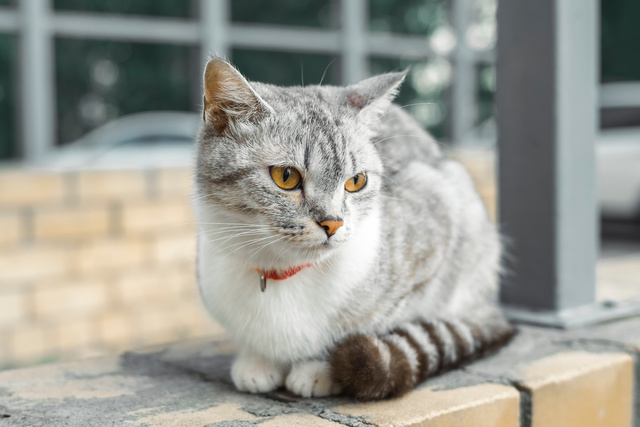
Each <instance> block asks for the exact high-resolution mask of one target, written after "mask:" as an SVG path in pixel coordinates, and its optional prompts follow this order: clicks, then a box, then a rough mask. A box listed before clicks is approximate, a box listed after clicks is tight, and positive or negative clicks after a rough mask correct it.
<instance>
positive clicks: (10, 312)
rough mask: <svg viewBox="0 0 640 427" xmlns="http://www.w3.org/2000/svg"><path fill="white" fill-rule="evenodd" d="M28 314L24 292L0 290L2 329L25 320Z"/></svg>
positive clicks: (0, 322)
mask: <svg viewBox="0 0 640 427" xmlns="http://www.w3.org/2000/svg"><path fill="white" fill-rule="evenodd" d="M27 314H28V313H27V298H26V296H25V293H24V292H22V291H1V290H0V331H2V330H6V329H8V328H9V327H11V326H15V325H18V324H20V323H22V322H24V321H25V320H26V319H27Z"/></svg>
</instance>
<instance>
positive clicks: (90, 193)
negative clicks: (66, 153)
mask: <svg viewBox="0 0 640 427" xmlns="http://www.w3.org/2000/svg"><path fill="white" fill-rule="evenodd" d="M76 182H77V195H78V197H79V198H80V200H81V201H100V202H103V201H113V200H141V199H145V198H147V197H148V188H147V176H146V171H144V170H108V171H83V172H79V173H78V174H77V181H76Z"/></svg>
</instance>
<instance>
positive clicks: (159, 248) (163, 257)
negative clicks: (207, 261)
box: [152, 233, 196, 264]
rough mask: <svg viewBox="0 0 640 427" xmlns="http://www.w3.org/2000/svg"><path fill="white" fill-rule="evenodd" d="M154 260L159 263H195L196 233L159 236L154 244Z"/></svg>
mask: <svg viewBox="0 0 640 427" xmlns="http://www.w3.org/2000/svg"><path fill="white" fill-rule="evenodd" d="M152 251H153V255H152V256H153V260H154V261H155V262H157V263H161V264H165V263H173V262H184V263H190V264H192V263H193V264H195V261H196V235H195V233H179V234H169V235H162V236H157V237H156V238H155V241H154V244H153V250H152Z"/></svg>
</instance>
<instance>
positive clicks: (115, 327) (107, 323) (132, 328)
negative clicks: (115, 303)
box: [99, 311, 137, 350]
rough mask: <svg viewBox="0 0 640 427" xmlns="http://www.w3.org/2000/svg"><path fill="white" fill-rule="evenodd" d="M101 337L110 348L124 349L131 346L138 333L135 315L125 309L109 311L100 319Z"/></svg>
mask: <svg viewBox="0 0 640 427" xmlns="http://www.w3.org/2000/svg"><path fill="white" fill-rule="evenodd" d="M99 329H100V338H101V340H102V342H103V343H104V344H105V345H106V346H107V347H109V348H111V349H115V350H124V349H126V348H131V343H132V342H133V340H134V338H135V336H136V335H137V328H136V323H135V320H134V318H133V316H132V315H131V314H129V313H126V312H123V311H107V312H105V313H103V314H102V316H101V318H100V320H99Z"/></svg>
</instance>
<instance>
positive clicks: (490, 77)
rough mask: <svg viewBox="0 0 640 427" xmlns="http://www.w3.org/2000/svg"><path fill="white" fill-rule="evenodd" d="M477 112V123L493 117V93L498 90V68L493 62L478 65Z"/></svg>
mask: <svg viewBox="0 0 640 427" xmlns="http://www.w3.org/2000/svg"><path fill="white" fill-rule="evenodd" d="M476 83H477V88H478V92H477V99H478V104H477V108H478V110H477V112H476V125H480V124H482V123H484V122H486V121H487V120H489V119H491V118H493V115H494V110H493V108H494V105H493V102H494V100H493V95H494V93H495V91H496V68H495V66H493V65H491V64H480V65H478V66H477V67H476Z"/></svg>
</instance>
